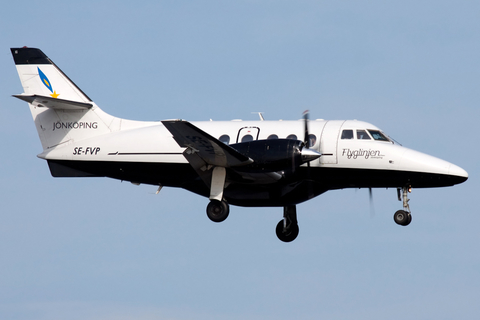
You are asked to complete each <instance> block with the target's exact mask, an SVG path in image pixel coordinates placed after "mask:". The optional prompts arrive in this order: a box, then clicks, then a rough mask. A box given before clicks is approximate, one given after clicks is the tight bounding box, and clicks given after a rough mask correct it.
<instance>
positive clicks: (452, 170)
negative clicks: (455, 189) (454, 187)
mask: <svg viewBox="0 0 480 320" xmlns="http://www.w3.org/2000/svg"><path fill="white" fill-rule="evenodd" d="M448 174H449V175H451V176H454V177H455V178H457V179H458V181H459V182H458V183H462V182H465V181H466V180H467V179H468V172H467V171H465V170H463V169H462V168H460V167H459V166H456V165H454V164H450V167H449V168H448Z"/></svg>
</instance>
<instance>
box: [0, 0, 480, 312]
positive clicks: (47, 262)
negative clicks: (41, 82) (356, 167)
mask: <svg viewBox="0 0 480 320" xmlns="http://www.w3.org/2000/svg"><path fill="white" fill-rule="evenodd" d="M72 3H73V2H66V1H49V0H45V1H3V2H2V4H1V5H0V70H1V74H2V76H1V77H0V119H1V123H2V125H1V126H0V134H1V139H0V152H1V160H0V161H1V166H0V181H1V184H0V210H1V211H0V319H12V320H13V319H14V320H23V319H25V320H26V319H28V320H32V319H33V320H56V319H62V320H77V319H78V320H79V319H82V320H113V319H120V320H133V319H140V320H159V319H171V320H184V319H209V320H211V319H275V320H280V319H369V320H372V319H382V320H383V319H392V320H395V319H436V320H439V319H453V318H455V319H479V317H480V304H479V302H478V301H479V298H480V253H479V248H480V232H479V225H480V215H479V210H478V201H477V200H478V198H479V190H480V185H479V181H478V174H479V173H480V168H479V165H478V158H479V156H480V152H479V149H478V141H477V140H478V139H477V138H476V137H478V135H479V134H478V130H479V128H478V121H479V116H480V112H479V107H478V104H479V101H480V90H479V76H480V64H479V57H480V19H479V16H480V2H478V1H441V0H440V1H439V0H435V1H409V0H407V1H406V0H402V1H253V0H252V1H197V2H193V1H89V0H85V1H81V2H80V1H78V4H72ZM18 46H29V47H38V48H41V49H42V50H43V51H44V52H45V53H46V54H47V55H48V56H49V57H50V58H51V59H52V60H53V61H54V62H55V63H56V64H57V65H58V66H59V67H60V68H62V70H63V71H64V72H65V73H66V74H67V75H68V76H69V77H70V78H71V79H72V80H73V81H74V82H75V83H76V84H77V85H78V86H79V87H80V88H82V89H83V90H84V91H85V92H86V93H87V94H88V95H89V96H90V97H91V98H92V99H93V100H94V101H95V102H96V103H97V104H98V105H99V106H100V107H101V108H102V109H103V110H104V111H106V112H108V113H110V114H112V115H115V116H118V117H123V118H129V119H136V120H161V119H171V118H183V119H187V120H192V121H195V120H208V119H210V118H211V119H213V120H231V119H238V118H241V119H245V120H247V119H250V120H253V119H257V117H258V116H257V115H254V114H252V112H256V111H263V112H264V116H265V118H266V119H268V120H276V119H290V120H294V119H299V118H300V117H301V115H302V112H303V111H304V110H305V109H310V110H311V118H314V119H315V118H324V119H359V120H364V121H367V122H370V123H373V124H375V125H376V126H378V127H380V128H382V129H383V130H384V131H385V132H386V133H388V134H389V135H390V136H392V137H394V138H395V139H396V140H398V141H399V142H401V143H402V144H403V145H404V146H407V147H410V148H412V149H415V150H419V151H422V152H425V153H428V154H431V155H434V156H437V157H439V158H442V159H445V160H447V161H450V162H452V163H454V164H457V165H459V166H460V167H462V168H464V169H465V170H467V171H468V172H469V175H470V178H469V180H468V181H467V182H466V183H464V184H461V185H458V186H455V187H451V188H439V189H423V190H420V189H418V190H413V193H412V194H411V195H410V199H411V201H410V206H411V209H412V213H413V221H412V224H411V225H410V226H408V227H400V226H398V225H396V224H395V223H394V222H393V213H394V212H395V211H396V210H398V209H401V208H402V205H401V203H400V202H399V201H397V199H396V191H395V190H393V189H390V190H384V189H382V190H380V189H375V190H374V191H373V195H374V200H375V202H374V213H373V214H372V212H371V210H370V206H369V199H368V190H366V189H362V190H352V189H346V190H339V191H332V192H327V193H326V194H324V195H322V196H319V197H317V198H315V199H313V200H311V201H309V202H306V203H303V204H300V205H299V206H298V212H299V226H300V235H299V236H298V238H297V239H296V240H295V241H294V242H292V243H282V242H280V241H279V240H278V239H277V237H276V235H275V226H276V224H277V222H278V221H279V220H280V219H281V218H282V209H281V208H240V207H232V208H231V213H230V217H229V218H228V219H227V220H226V221H225V222H223V223H220V224H215V223H213V222H211V221H210V220H209V219H208V218H207V216H206V214H205V207H206V205H207V203H208V199H205V198H201V197H199V196H197V195H194V194H191V193H189V192H187V191H184V190H179V189H169V188H164V189H163V190H162V191H161V193H160V194H159V195H155V194H154V193H155V191H156V188H155V187H154V186H144V185H142V186H134V185H132V184H130V183H126V182H124V183H121V182H120V181H117V180H111V179H106V178H91V179H86V178H85V179H73V178H64V179H54V178H52V177H51V176H50V172H49V170H48V167H47V164H46V162H45V161H43V160H40V159H38V158H37V157H36V155H37V154H39V153H40V152H41V151H42V150H41V145H40V141H39V139H38V137H37V134H36V131H35V128H34V124H33V121H32V118H31V115H30V112H29V110H28V106H27V104H26V103H24V102H22V101H20V100H17V99H15V98H12V97H11V95H12V94H19V93H21V92H22V87H21V85H20V81H19V79H18V75H17V72H16V69H15V66H14V63H13V59H12V57H11V54H10V50H9V48H10V47H18Z"/></svg>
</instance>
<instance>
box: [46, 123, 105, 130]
mask: <svg viewBox="0 0 480 320" xmlns="http://www.w3.org/2000/svg"><path fill="white" fill-rule="evenodd" d="M97 128H98V124H97V122H60V121H57V122H54V123H53V131H55V130H58V129H97Z"/></svg>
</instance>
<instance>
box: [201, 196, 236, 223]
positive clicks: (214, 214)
mask: <svg viewBox="0 0 480 320" xmlns="http://www.w3.org/2000/svg"><path fill="white" fill-rule="evenodd" d="M229 213H230V208H229V205H228V203H226V202H225V201H218V200H211V201H210V203H209V204H208V206H207V216H208V218H209V219H210V220H212V221H213V222H222V221H224V220H225V219H227V217H228V214H229Z"/></svg>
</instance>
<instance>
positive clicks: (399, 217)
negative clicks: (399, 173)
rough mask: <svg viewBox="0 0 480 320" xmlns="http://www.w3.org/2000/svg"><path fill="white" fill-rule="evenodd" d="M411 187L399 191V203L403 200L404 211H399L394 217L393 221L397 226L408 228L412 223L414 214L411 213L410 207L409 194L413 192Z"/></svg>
mask: <svg viewBox="0 0 480 320" xmlns="http://www.w3.org/2000/svg"><path fill="white" fill-rule="evenodd" d="M411 191H412V189H411V187H403V188H398V189H397V196H398V201H402V199H403V210H398V211H397V212H395V214H394V215H393V220H394V221H395V223H396V224H398V225H401V226H408V225H409V224H410V222H412V214H411V211H410V206H409V205H408V201H410V199H408V193H409V192H411Z"/></svg>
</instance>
